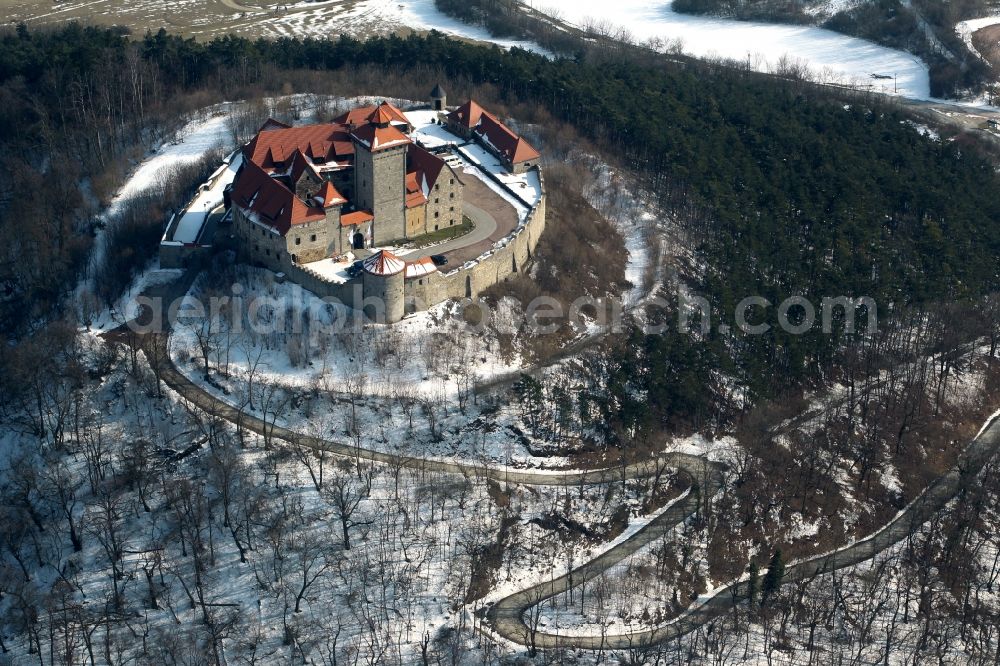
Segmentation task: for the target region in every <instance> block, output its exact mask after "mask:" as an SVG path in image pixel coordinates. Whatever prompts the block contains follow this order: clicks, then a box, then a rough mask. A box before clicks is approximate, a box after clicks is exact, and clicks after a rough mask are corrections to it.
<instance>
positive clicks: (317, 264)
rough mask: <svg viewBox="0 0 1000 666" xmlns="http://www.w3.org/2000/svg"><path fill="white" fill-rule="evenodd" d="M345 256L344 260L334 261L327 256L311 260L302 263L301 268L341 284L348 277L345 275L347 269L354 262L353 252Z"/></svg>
mask: <svg viewBox="0 0 1000 666" xmlns="http://www.w3.org/2000/svg"><path fill="white" fill-rule="evenodd" d="M347 257H348V258H347V259H346V260H344V261H336V260H334V259H332V258H330V257H327V258H326V259H320V260H319V261H311V262H309V263H308V264H303V268H305V269H307V270H310V271H312V272H313V273H318V274H319V276H320V277H322V278H323V279H324V280H326V281H328V282H334V283H336V284H343V283H345V282H347V281H348V280H349V279H350V278H349V277H348V275H347V269H348V268H350V267H351V264H353V263H354V255H353V254H348V255H347Z"/></svg>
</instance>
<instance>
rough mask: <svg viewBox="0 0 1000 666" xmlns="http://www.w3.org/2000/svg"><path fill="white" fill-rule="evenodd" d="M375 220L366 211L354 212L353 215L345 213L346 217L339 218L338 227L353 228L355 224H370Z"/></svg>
mask: <svg viewBox="0 0 1000 666" xmlns="http://www.w3.org/2000/svg"><path fill="white" fill-rule="evenodd" d="M374 219H375V216H374V215H372V214H371V213H369V212H368V211H366V210H356V211H354V212H353V213H347V214H346V215H341V216H340V226H342V227H353V226H354V225H356V224H364V223H365V222H371V221H372V220H374Z"/></svg>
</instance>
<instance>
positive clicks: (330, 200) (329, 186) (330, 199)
mask: <svg viewBox="0 0 1000 666" xmlns="http://www.w3.org/2000/svg"><path fill="white" fill-rule="evenodd" d="M314 200H315V201H316V203H317V204H319V205H320V206H322V207H323V208H329V207H331V206H343V205H344V204H345V203H347V199H345V198H344V195H342V194H341V193H340V192H338V191H337V188H336V187H334V186H333V183H331V182H330V181H326V182H325V183H323V187H321V188H320V190H319V194H317V195H316V197H315V198H314Z"/></svg>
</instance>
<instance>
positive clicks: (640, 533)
mask: <svg viewBox="0 0 1000 666" xmlns="http://www.w3.org/2000/svg"><path fill="white" fill-rule="evenodd" d="M190 279H193V278H189V279H182V280H181V281H180V282H181V283H187V286H190ZM180 286H184V285H183V284H182V285H180ZM174 288H175V289H176V288H177V286H175V287H174ZM184 291H186V286H184ZM110 337H112V338H114V339H118V340H119V341H122V342H127V341H128V337H127V336H117V337H116V336H114V335H113V334H112V335H111V336H110ZM146 339H147V340H148V338H146ZM154 339H155V341H156V342H155V343H154V344H159V345H162V347H161V348H160V350H159V351H158V353H157V356H158V357H159V358H160V359H161V360H163V361H164V362H163V363H162V364H161V367H160V368H158V373H159V378H160V379H161V380H162V381H163V382H164V383H165V384H166V385H167V386H169V387H170V388H171V389H173V390H174V391H176V392H177V393H178V394H179V395H180V396H181V397H183V398H184V399H185V400H187V401H189V402H190V403H192V404H193V405H194V406H196V407H197V408H198V409H200V410H202V411H203V412H205V413H207V414H210V415H212V416H215V417H218V418H222V419H225V420H227V421H230V422H232V423H233V424H236V425H237V426H238V427H240V428H244V429H246V430H249V431H252V432H256V433H258V434H260V435H265V436H267V437H272V438H277V439H280V440H283V441H285V442H288V443H290V444H293V445H296V446H303V447H308V448H311V449H314V450H320V451H327V452H329V453H332V454H334V455H338V456H343V457H347V458H352V459H361V460H368V461H372V462H377V463H384V464H388V465H395V466H404V467H407V468H412V469H418V470H422V471H426V472H441V473H449V474H461V475H463V476H465V477H470V478H486V479H491V480H494V481H498V482H505V483H518V484H524V485H531V486H576V485H580V484H597V483H613V482H621V481H623V480H627V479H638V478H647V477H651V476H655V475H656V474H657V473H659V472H660V471H662V469H663V468H664V466H669V467H672V468H675V469H677V470H678V471H679V472H680V474H681V475H682V476H684V477H686V478H687V480H688V481H689V482H690V484H691V485H690V488H689V490H688V491H686V492H685V493H684V494H683V495H681V496H680V497H679V498H677V499H675V500H674V501H673V502H672V503H671V504H669V505H668V506H667V507H666V509H664V510H663V511H662V512H661V513H660V514H658V515H657V516H656V517H655V518H653V519H652V520H650V521H649V522H648V523H647V524H646V525H645V526H643V527H642V528H641V529H639V530H637V531H636V532H635V533H634V534H632V535H631V536H630V537H628V538H627V539H625V540H623V541H622V542H621V543H619V544H617V545H615V546H613V547H612V548H610V549H608V550H607V551H605V552H604V553H602V554H601V555H599V556H597V557H596V558H595V559H593V560H590V561H589V562H586V563H584V564H582V565H580V566H579V567H576V568H574V569H572V570H571V571H570V572H569V573H567V574H565V575H563V576H560V577H559V578H556V579H553V580H548V581H545V582H542V583H539V584H537V585H534V586H532V587H529V588H527V589H524V590H521V591H519V592H516V593H514V594H511V595H509V596H507V597H505V598H503V599H501V600H500V601H497V602H496V603H494V604H493V605H492V606H490V607H489V608H488V609H487V610H486V612H485V614H484V617H483V624H482V628H483V629H484V630H487V631H491V632H493V633H494V634H496V635H498V636H500V637H502V638H504V639H507V640H510V641H513V642H515V643H518V644H521V645H525V646H528V647H530V648H532V649H534V648H580V649H590V650H609V649H630V648H641V647H647V646H652V645H656V644H658V643H662V642H664V641H669V640H672V639H675V638H678V637H680V636H683V635H685V634H688V633H691V632H693V631H695V630H697V629H698V628H700V627H702V626H704V625H706V624H709V623H711V622H712V621H714V620H716V619H718V618H720V617H721V616H723V615H725V614H726V613H728V612H730V611H731V610H732V609H733V607H734V605H736V604H738V603H740V602H742V601H743V600H745V599H746V598H747V596H748V586H747V582H746V581H737V582H734V583H732V584H730V585H727V586H724V587H721V588H718V589H716V590H715V591H714V592H713V593H712V594H711V595H709V596H706V597H703V598H701V599H699V600H698V601H696V602H695V603H694V604H693V605H692V606H691V607H690V608H688V609H687V610H685V611H684V612H683V613H681V615H679V616H678V617H677V618H675V619H674V620H672V621H670V622H668V623H667V624H664V625H662V626H660V627H657V628H655V629H651V630H646V631H636V632H629V633H622V634H611V635H605V636H600V635H582V636H563V635H559V634H554V633H547V632H544V631H539V630H538V628H537V626H534V627H532V626H530V624H531V620H530V618H529V619H528V620H527V621H526V619H525V616H526V615H528V616H530V615H531V614H530V613H529V611H530V609H532V608H533V607H535V606H537V605H538V604H540V603H541V602H543V601H545V600H546V599H549V598H551V597H553V596H555V595H557V594H560V593H562V592H566V591H567V590H569V589H571V588H573V587H576V586H578V585H581V584H582V583H585V582H587V581H589V580H592V579H594V578H596V577H597V576H600V575H601V574H603V573H604V572H606V571H607V570H608V569H610V568H611V567H613V566H614V565H615V564H617V563H618V562H621V561H622V560H624V559H625V558H627V557H629V556H630V555H632V554H633V553H635V552H637V551H638V550H639V549H640V548H642V547H644V546H646V545H647V544H649V543H652V542H653V541H655V540H657V539H659V538H661V537H663V536H664V535H665V534H667V533H668V532H670V531H671V530H672V529H674V528H675V527H676V526H677V525H679V524H680V523H682V522H683V521H684V520H686V519H687V518H688V517H689V516H692V515H694V514H695V513H696V512H697V511H698V510H699V507H700V506H701V505H702V498H704V497H712V496H714V495H715V494H716V493H717V492H718V491H719V490H720V489H721V487H722V483H723V480H722V468H721V466H720V465H719V464H717V463H714V462H710V461H708V460H706V459H704V458H700V457H697V456H691V455H687V454H681V453H667V454H662V455H660V456H658V457H656V458H654V459H651V460H647V461H643V462H639V463H633V464H630V465H627V466H624V467H614V468H604V469H594V470H570V471H543V470H522V469H509V468H507V467H502V468H500V467H489V466H486V465H476V464H471V463H459V462H454V461H447V460H436V459H425V458H416V457H409V456H401V455H397V454H392V453H387V452H383V451H374V450H370V449H363V448H357V447H355V446H352V445H350V444H346V443H342V442H334V441H330V440H325V439H321V438H318V437H314V436H311V435H306V434H304V433H300V432H296V431H294V430H291V429H289V428H285V427H283V426H279V425H275V424H271V423H267V422H265V421H264V420H262V419H260V418H257V417H256V416H253V415H251V414H248V413H246V412H245V411H243V410H240V409H238V408H236V407H234V406H232V405H230V404H229V403H227V402H226V401H224V400H222V399H221V398H218V397H216V396H214V395H212V394H211V393H210V392H208V391H207V390H205V389H204V388H202V387H201V386H199V385H197V384H195V383H194V382H192V381H191V380H190V379H188V378H187V377H186V376H185V375H184V374H183V373H181V372H180V370H178V369H177V367H176V366H175V365H174V363H173V360H172V359H170V356H169V354H167V353H166V348H167V345H168V342H169V338H168V337H167V336H164V335H158V336H156V337H155V338H154ZM132 342H135V340H134V338H133V339H132ZM137 346H139V348H140V349H141V350H142V351H143V353H146V354H147V355H148V353H149V352H148V345H137ZM998 449H1000V412H998V413H997V414H996V415H994V416H993V417H992V418H991V419H990V420H989V421H988V422H987V423H986V425H985V426H984V427H983V429H982V430H981V431H980V433H979V435H978V436H977V437H976V438H975V439H974V440H973V441H972V442H971V443H970V444H969V445H968V447H967V448H966V449H965V451H964V452H963V453H962V455H961V456H960V457H959V460H958V462H957V463H956V465H955V466H954V467H953V468H952V469H951V470H950V471H949V472H948V473H947V474H945V475H944V476H942V477H939V478H938V479H937V480H935V481H934V482H933V483H932V484H931V485H930V486H928V488H927V489H926V490H924V492H923V493H921V494H920V495H919V496H918V497H917V498H916V499H915V500H914V501H913V502H912V503H910V505H908V506H907V507H906V508H905V509H904V510H902V511H901V512H900V513H899V514H898V515H897V516H896V518H894V519H893V520H892V521H891V522H890V523H889V524H887V525H886V526H885V527H883V528H882V529H881V530H879V531H878V532H876V533H875V534H873V535H871V536H870V537H868V538H866V539H863V540H861V541H858V542H856V543H853V544H851V545H848V546H845V547H843V548H841V549H839V550H836V551H834V552H832V553H827V554H824V555H818V556H815V557H812V558H808V559H805V560H801V561H798V562H794V563H791V564H789V565H787V566H786V567H785V575H784V578H783V581H784V582H795V581H802V580H806V579H809V578H812V577H814V576H816V575H819V574H823V573H827V572H832V571H836V570H838V569H844V568H847V567H851V566H854V565H856V564H859V563H861V562H864V561H866V560H869V559H872V558H873V557H875V556H876V555H878V554H879V553H881V552H883V551H885V550H886V549H888V548H890V547H892V546H894V545H895V544H897V543H899V542H901V541H903V540H904V539H906V537H907V536H908V535H910V534H912V533H913V532H914V531H915V530H916V529H917V528H918V527H919V526H920V525H921V524H923V523H924V522H926V521H927V520H928V519H929V518H930V517H931V516H933V515H934V514H935V513H936V512H938V511H940V510H941V509H942V508H943V507H944V506H945V504H947V502H948V501H949V500H951V499H952V498H954V497H955V496H956V495H957V494H958V493H959V492H960V491H961V490H962V489H963V488H964V487H966V486H967V484H968V482H969V481H970V480H971V479H972V478H973V477H974V476H975V474H976V473H977V472H978V471H979V470H980V469H982V467H983V466H984V465H985V464H986V463H987V462H988V461H989V459H990V458H991V457H992V456H993V455H994V454H995V453H996V452H997V450H998Z"/></svg>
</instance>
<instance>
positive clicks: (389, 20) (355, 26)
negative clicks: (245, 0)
mask: <svg viewBox="0 0 1000 666" xmlns="http://www.w3.org/2000/svg"><path fill="white" fill-rule="evenodd" d="M289 8H290V11H287V12H281V13H279V14H278V15H275V14H274V13H273V12H271V11H262V12H258V13H257V14H255V15H254V19H255V20H256V22H257V25H256V27H257V28H258V29H259V30H261V31H262V32H265V33H267V34H274V35H285V36H293V35H294V36H296V37H318V38H321V39H325V38H327V37H329V36H330V35H339V34H353V35H369V34H383V35H384V34H388V33H391V32H394V31H396V30H399V29H400V28H410V29H413V30H418V31H423V30H427V31H429V30H437V31H438V32H442V33H444V34H446V35H451V36H455V37H464V38H467V39H474V40H478V41H484V42H493V43H494V44H497V45H499V46H502V47H504V48H510V47H515V46H516V47H519V48H522V49H527V50H531V51H535V52H536V53H543V54H546V51H545V50H544V49H542V48H541V47H540V46H538V45H537V44H534V43H531V42H525V41H519V40H512V39H498V38H494V37H491V36H490V34H489V33H488V32H487V31H486V30H485V29H483V28H479V27H476V26H471V25H468V24H465V23H462V22H461V21H459V20H457V19H454V18H451V17H449V16H447V15H445V14H443V13H442V12H441V11H439V10H438V9H437V7H435V6H434V0H403V1H400V0H363V1H362V2H354V3H345V2H325V3H299V4H298V5H294V6H290V7H289Z"/></svg>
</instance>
